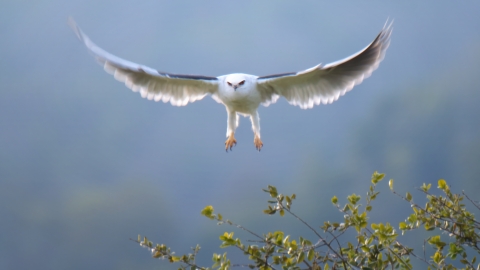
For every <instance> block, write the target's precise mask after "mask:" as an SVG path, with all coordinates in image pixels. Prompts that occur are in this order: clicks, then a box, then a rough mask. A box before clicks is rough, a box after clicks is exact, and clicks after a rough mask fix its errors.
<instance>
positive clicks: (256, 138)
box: [253, 136, 263, 152]
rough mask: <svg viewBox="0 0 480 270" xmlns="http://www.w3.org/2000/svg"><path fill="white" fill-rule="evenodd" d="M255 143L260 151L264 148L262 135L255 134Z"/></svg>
mask: <svg viewBox="0 0 480 270" xmlns="http://www.w3.org/2000/svg"><path fill="white" fill-rule="evenodd" d="M253 144H255V148H257V150H258V151H259V152H260V150H262V146H263V143H262V140H260V137H258V136H255V138H254V139H253Z"/></svg>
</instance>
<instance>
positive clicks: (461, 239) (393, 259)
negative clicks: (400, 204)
mask: <svg viewBox="0 0 480 270" xmlns="http://www.w3.org/2000/svg"><path fill="white" fill-rule="evenodd" d="M384 177H385V175H384V174H381V173H378V172H374V173H373V175H372V178H371V185H370V186H369V188H368V191H367V195H366V199H365V202H366V203H365V205H362V204H360V202H361V196H359V195H356V194H352V195H350V196H347V202H346V203H345V204H344V205H341V204H339V203H338V198H337V197H336V196H333V198H332V199H331V202H332V203H333V205H334V206H335V207H336V208H337V210H338V211H339V212H340V213H342V214H343V220H341V221H340V222H330V221H325V222H324V223H323V225H322V226H320V227H319V229H320V230H319V229H316V228H314V227H313V226H312V225H310V224H309V223H307V222H305V221H304V220H303V219H302V218H301V217H299V216H297V215H296V214H295V213H294V212H293V211H292V209H291V206H292V203H293V200H294V199H296V195H295V194H293V195H291V196H286V195H283V194H281V193H279V192H278V190H277V188H276V187H274V186H270V185H269V186H268V188H267V189H264V190H263V191H264V192H266V193H268V194H269V195H270V197H271V200H269V201H268V208H267V209H265V210H264V213H265V214H267V215H274V214H276V213H278V214H279V215H280V216H284V215H285V213H288V214H290V216H292V217H294V218H295V219H297V220H298V221H299V222H300V223H303V225H305V226H306V227H307V228H308V230H310V231H311V232H313V233H314V235H315V236H316V237H315V238H314V239H312V240H310V239H307V238H304V237H302V236H300V237H299V238H298V239H291V237H290V235H288V234H287V233H286V232H284V231H274V232H267V233H264V234H262V235H260V234H257V233H255V232H252V231H250V230H249V229H247V228H245V227H243V226H242V225H239V224H236V223H233V222H232V221H230V220H228V219H227V220H224V218H223V216H222V215H221V214H218V213H215V211H214V208H213V206H211V205H209V206H206V207H205V208H204V209H203V210H202V211H201V214H202V215H203V216H205V217H207V218H209V219H213V220H216V221H217V222H218V225H222V224H228V225H231V226H234V227H236V228H238V229H241V230H244V231H246V232H248V233H249V234H250V235H251V236H252V237H253V238H254V239H255V240H242V239H240V238H234V232H225V233H223V234H222V235H220V237H219V239H220V241H221V245H220V247H221V248H228V247H231V248H236V249H239V250H241V251H242V252H243V254H244V255H245V256H246V257H247V258H248V263H244V264H235V263H232V262H231V260H230V259H229V257H227V253H226V252H225V253H223V254H216V253H214V254H213V257H212V260H213V265H212V266H211V267H202V266H199V265H197V264H196V262H195V259H196V256H197V253H198V251H199V250H200V246H198V245H197V246H196V247H195V248H193V249H192V250H193V253H189V254H185V255H181V256H175V255H174V254H175V253H174V252H172V251H171V250H170V248H168V247H167V246H166V245H164V244H156V245H154V244H153V243H152V242H151V241H149V240H148V239H147V238H146V237H144V238H143V240H142V239H141V237H140V235H139V236H138V239H137V241H136V242H137V243H139V244H140V245H141V246H143V247H146V248H148V249H150V250H151V252H152V254H153V257H154V258H163V259H165V258H166V259H168V260H169V262H170V263H179V264H180V267H179V269H191V270H194V269H205V270H209V269H219V270H227V269H230V268H232V267H248V268H250V269H260V270H267V269H284V270H287V269H294V270H296V269H313V270H317V269H318V270H320V269H387V268H388V269H390V268H391V269H413V266H412V263H411V260H412V259H416V260H419V261H421V262H423V263H424V266H425V267H426V268H428V269H458V268H462V269H479V267H480V264H476V256H474V255H471V254H472V253H477V254H478V253H480V248H479V246H478V244H479V239H480V238H479V237H480V235H479V229H480V222H478V221H477V220H476V219H475V217H474V215H473V213H472V212H470V211H469V210H467V208H466V205H465V204H464V200H465V199H466V200H468V201H469V202H470V205H471V206H472V207H474V208H476V209H480V205H479V204H478V203H477V202H475V201H473V200H471V199H470V198H469V197H468V196H467V195H466V194H465V193H463V192H462V194H455V193H452V191H451V189H450V187H449V185H448V184H447V182H446V181H445V180H443V179H440V180H439V181H438V189H439V190H440V191H441V192H442V194H440V195H434V194H432V193H431V192H430V188H431V184H428V185H427V184H423V185H422V186H421V187H420V188H419V189H418V190H419V191H420V192H422V193H423V194H424V195H425V196H426V198H427V202H426V204H425V206H420V205H418V204H415V203H414V202H413V196H412V195H411V194H410V193H409V192H407V194H406V196H402V195H400V194H398V193H397V192H396V191H395V189H394V186H393V184H394V182H393V180H390V181H389V187H390V190H391V192H392V193H393V194H395V195H396V196H397V197H398V198H399V199H401V200H404V201H406V202H407V203H410V204H411V208H412V211H413V212H412V213H411V214H410V215H409V216H408V217H407V218H406V219H405V221H402V222H400V223H399V224H398V227H397V226H395V225H392V224H390V223H389V222H388V221H384V222H381V223H370V222H369V216H368V213H369V212H370V211H372V208H373V207H372V205H371V202H372V201H374V200H376V199H377V195H378V194H379V193H380V192H378V191H376V186H377V184H378V183H379V182H380V181H382V179H383V178H384ZM390 210H391V211H395V209H390ZM417 229H420V230H422V229H423V230H426V231H435V232H437V231H438V232H442V233H443V235H444V236H446V237H444V238H446V240H445V239H443V240H442V239H441V235H439V234H435V235H432V236H430V237H428V238H426V239H422V240H423V241H424V243H425V244H428V245H429V246H430V247H431V249H430V250H429V252H430V251H431V252H430V253H431V254H428V255H427V254H426V251H425V244H424V248H423V252H422V251H417V250H414V249H413V248H410V247H408V246H407V245H405V244H403V243H402V239H401V237H400V235H399V234H398V233H397V231H401V232H402V235H404V234H405V233H406V232H408V231H412V230H417ZM351 230H354V231H355V232H356V236H355V237H354V239H346V240H345V239H343V238H344V235H345V233H346V232H347V231H351ZM247 242H248V244H244V243H247ZM252 242H253V243H254V244H251V243H252ZM469 252H470V254H469ZM457 258H460V259H459V260H457Z"/></svg>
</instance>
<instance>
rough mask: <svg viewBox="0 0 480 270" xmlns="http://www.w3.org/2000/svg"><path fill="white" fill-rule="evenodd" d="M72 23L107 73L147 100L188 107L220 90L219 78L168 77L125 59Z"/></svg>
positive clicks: (78, 35) (172, 75) (77, 33)
mask: <svg viewBox="0 0 480 270" xmlns="http://www.w3.org/2000/svg"><path fill="white" fill-rule="evenodd" d="M69 24H70V26H71V27H72V29H73V31H74V32H75V34H76V35H77V37H78V38H79V39H80V40H81V41H82V42H83V43H84V44H85V46H86V47H87V48H88V49H89V50H90V52H92V53H93V54H94V55H95V57H96V59H97V61H98V62H100V63H101V64H102V65H103V66H104V69H105V71H107V72H108V73H110V74H112V75H113V76H114V77H115V79H117V80H118V81H120V82H124V83H125V85H126V86H127V87H128V88H130V89H132V90H133V91H134V92H140V95H141V96H142V97H143V98H147V99H149V100H155V101H160V100H161V101H163V102H170V103H171V104H172V105H175V106H184V105H186V104H187V103H189V102H194V101H196V100H200V99H202V98H203V97H205V96H206V95H207V94H215V93H216V92H217V90H218V79H217V78H216V77H207V76H196V75H178V74H168V73H164V72H159V71H157V70H155V69H152V68H149V67H147V66H143V65H139V64H136V63H133V62H130V61H127V60H124V59H122V58H120V57H117V56H115V55H112V54H110V53H108V52H106V51H104V50H103V49H101V48H100V47H98V46H97V45H95V43H93V42H92V41H91V40H90V39H89V38H88V36H87V35H85V34H84V33H83V32H82V30H81V29H80V28H79V27H78V26H77V24H76V23H75V21H73V19H71V18H70V19H69Z"/></svg>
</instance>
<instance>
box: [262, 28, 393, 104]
mask: <svg viewBox="0 0 480 270" xmlns="http://www.w3.org/2000/svg"><path fill="white" fill-rule="evenodd" d="M391 33H392V24H391V23H390V24H389V25H387V24H386V25H385V27H384V28H383V29H382V31H381V32H380V34H378V36H377V37H376V38H375V40H374V41H373V42H372V43H371V44H370V45H368V46H367V47H366V48H365V49H363V50H362V51H360V52H358V53H356V54H354V55H352V56H350V57H348V58H346V59H343V60H340V61H337V62H334V63H330V64H328V65H325V66H322V65H318V66H315V67H313V68H309V69H307V70H304V71H300V72H296V73H295V72H293V73H283V74H277V75H269V76H263V77H258V78H257V86H258V89H259V91H260V93H261V95H262V101H263V104H264V105H268V104H270V103H274V102H275V101H276V100H277V99H278V97H279V96H283V97H285V99H287V101H288V102H289V103H290V104H292V105H298V106H300V108H302V109H309V108H312V107H313V106H314V105H319V104H320V103H322V104H329V103H332V102H334V101H335V100H337V99H338V98H339V97H340V96H343V95H344V94H345V93H346V92H348V91H350V90H351V89H352V88H353V87H354V86H355V85H357V84H359V83H361V82H362V81H363V80H364V79H365V78H367V77H369V76H370V75H371V74H372V72H373V71H374V70H375V69H376V68H377V67H378V65H379V64H380V62H381V61H382V60H383V57H384V55H385V51H386V50H387V48H388V45H389V44H390V35H391Z"/></svg>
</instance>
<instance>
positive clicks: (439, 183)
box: [438, 179, 447, 190]
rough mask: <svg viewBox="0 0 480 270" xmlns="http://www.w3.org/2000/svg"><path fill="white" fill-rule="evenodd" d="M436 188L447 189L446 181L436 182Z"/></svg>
mask: <svg viewBox="0 0 480 270" xmlns="http://www.w3.org/2000/svg"><path fill="white" fill-rule="evenodd" d="M438 188H439V189H442V190H443V189H445V188H447V181H445V180H443V179H440V180H438Z"/></svg>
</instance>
